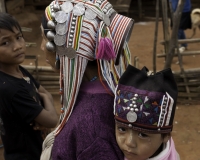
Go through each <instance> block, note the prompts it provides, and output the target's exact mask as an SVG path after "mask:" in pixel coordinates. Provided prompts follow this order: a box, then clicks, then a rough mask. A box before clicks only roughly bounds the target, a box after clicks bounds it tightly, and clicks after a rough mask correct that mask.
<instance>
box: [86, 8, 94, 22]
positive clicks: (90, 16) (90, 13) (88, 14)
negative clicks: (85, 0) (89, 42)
mask: <svg viewBox="0 0 200 160" xmlns="http://www.w3.org/2000/svg"><path fill="white" fill-rule="evenodd" d="M96 16H97V14H96V13H95V12H93V11H92V10H91V9H89V8H88V9H86V11H85V17H86V18H87V19H89V20H93V19H95V18H96Z"/></svg>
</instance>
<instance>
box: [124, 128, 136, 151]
mask: <svg viewBox="0 0 200 160" xmlns="http://www.w3.org/2000/svg"><path fill="white" fill-rule="evenodd" d="M126 145H127V146H128V147H130V148H135V147H137V141H136V135H135V133H134V132H133V130H130V131H129V134H128V136H127V137H126Z"/></svg>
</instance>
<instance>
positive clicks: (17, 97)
mask: <svg viewBox="0 0 200 160" xmlns="http://www.w3.org/2000/svg"><path fill="white" fill-rule="evenodd" d="M25 50H26V45H25V41H24V38H23V35H22V31H21V27H20V25H19V23H18V22H17V21H16V20H15V19H14V18H13V17H12V16H11V15H9V14H7V13H0V97H1V98H0V134H1V139H2V141H3V144H4V158H5V160H19V159H21V160H25V159H26V160H39V159H40V154H41V151H42V142H43V139H42V135H41V131H40V128H39V127H46V128H51V127H55V126H56V124H57V122H58V116H57V113H56V111H55V109H54V106H53V99H52V96H51V95H50V93H49V92H47V91H46V90H45V89H44V88H43V87H42V86H41V85H40V84H39V83H37V82H36V81H35V80H34V78H33V77H32V76H31V74H30V73H29V72H28V71H27V70H26V69H24V68H23V67H22V66H20V64H21V63H22V62H23V61H24V58H25ZM41 102H42V103H41ZM41 104H43V105H44V106H42V105H41Z"/></svg>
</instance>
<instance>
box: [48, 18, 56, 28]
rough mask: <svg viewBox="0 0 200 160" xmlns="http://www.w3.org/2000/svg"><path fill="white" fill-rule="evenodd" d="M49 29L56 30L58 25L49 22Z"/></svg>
mask: <svg viewBox="0 0 200 160" xmlns="http://www.w3.org/2000/svg"><path fill="white" fill-rule="evenodd" d="M47 27H48V28H49V29H55V27H56V24H55V22H53V21H51V20H49V21H48V22H47Z"/></svg>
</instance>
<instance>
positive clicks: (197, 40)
mask: <svg viewBox="0 0 200 160" xmlns="http://www.w3.org/2000/svg"><path fill="white" fill-rule="evenodd" d="M198 42H200V38H194V39H179V40H178V44H182V43H198ZM160 44H163V45H164V44H165V41H161V42H160Z"/></svg>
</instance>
